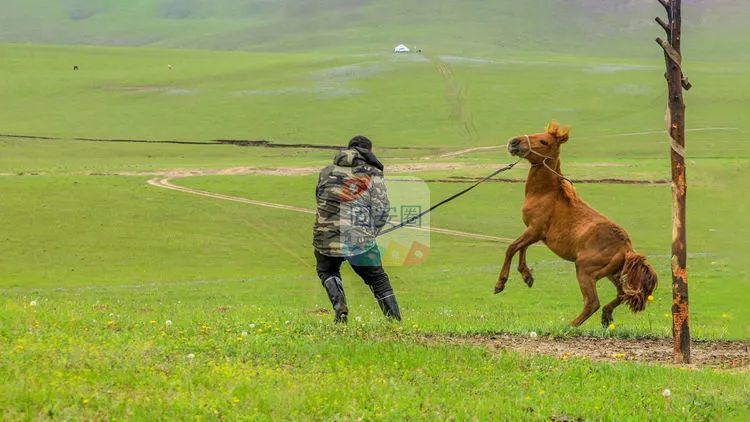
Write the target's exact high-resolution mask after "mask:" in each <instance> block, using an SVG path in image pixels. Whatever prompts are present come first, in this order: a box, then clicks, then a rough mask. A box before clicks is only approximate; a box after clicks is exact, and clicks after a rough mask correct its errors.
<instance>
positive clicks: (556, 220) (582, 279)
mask: <svg viewBox="0 0 750 422" xmlns="http://www.w3.org/2000/svg"><path fill="white" fill-rule="evenodd" d="M569 135H570V128H561V127H560V125H559V124H558V123H557V122H555V121H552V122H550V123H549V124H548V125H547V129H546V130H545V131H544V132H543V133H537V134H534V135H523V136H519V137H516V138H513V139H511V140H510V141H509V142H508V152H510V153H511V154H512V155H515V156H518V157H521V158H525V159H526V160H528V161H529V162H530V163H531V170H529V176H528V179H527V180H526V199H525V201H524V204H523V222H524V224H526V230H525V231H524V232H523V234H521V236H520V237H519V238H518V239H516V240H515V241H514V242H513V243H511V244H510V246H508V250H507V251H506V252H505V262H504V263H503V268H502V269H501V270H500V275H499V277H498V280H497V284H496V285H495V293H500V292H502V291H503V289H505V283H506V282H507V281H508V273H509V272H510V265H511V261H512V259H513V256H514V255H515V254H516V253H517V252H520V256H519V262H518V271H519V272H520V273H521V275H522V276H523V280H524V282H525V283H526V284H527V285H528V286H529V287H531V286H532V285H533V284H534V278H533V277H532V275H531V270H529V267H528V266H527V265H526V248H528V247H529V246H530V245H532V244H534V243H536V242H538V241H540V240H541V241H542V242H544V244H546V245H547V247H549V248H550V249H551V250H552V251H553V252H554V253H556V254H557V255H558V256H559V257H561V258H563V259H566V260H568V261H572V262H575V264H576V277H577V278H578V284H579V286H580V287H581V293H582V294H583V311H582V312H581V314H580V315H578V317H577V318H576V319H574V320H572V321H571V322H570V325H572V326H574V327H578V326H579V325H581V324H583V322H584V321H586V320H587V319H588V318H589V317H590V316H591V315H592V314H593V313H594V312H596V311H597V310H598V309H599V296H598V295H597V292H596V282H597V281H598V280H600V279H602V278H604V277H608V278H609V279H610V280H611V281H612V283H613V284H614V285H615V287H616V288H617V297H616V298H615V299H614V300H613V301H611V302H610V303H608V304H606V305H604V309H603V310H602V325H603V326H605V327H607V326H608V325H609V324H610V323H612V321H613V318H612V311H613V310H614V309H615V308H616V307H617V306H618V305H619V304H620V303H623V302H625V303H627V304H628V305H629V306H630V309H631V310H632V311H633V312H640V311H642V310H643V309H644V308H645V307H646V303H647V301H648V299H649V296H650V295H651V294H652V293H653V292H654V290H655V289H656V284H657V277H656V272H654V270H653V268H651V266H650V265H649V264H648V263H647V262H646V258H645V257H644V256H643V255H640V254H638V253H636V252H635V251H634V250H633V245H632V243H631V242H630V237H629V236H628V233H627V232H626V231H625V229H623V228H622V227H620V226H618V225H617V224H615V223H614V222H613V221H612V220H610V219H608V218H607V217H605V216H604V215H602V214H600V213H599V212H597V211H596V210H594V209H593V208H591V206H589V205H588V204H587V203H586V202H584V201H583V200H582V199H581V198H580V197H579V196H578V193H577V192H576V190H575V188H574V187H573V185H572V183H570V181H569V180H568V179H566V178H565V177H564V176H563V175H562V172H561V171H560V146H561V145H562V144H563V143H565V142H567V141H568V137H569Z"/></svg>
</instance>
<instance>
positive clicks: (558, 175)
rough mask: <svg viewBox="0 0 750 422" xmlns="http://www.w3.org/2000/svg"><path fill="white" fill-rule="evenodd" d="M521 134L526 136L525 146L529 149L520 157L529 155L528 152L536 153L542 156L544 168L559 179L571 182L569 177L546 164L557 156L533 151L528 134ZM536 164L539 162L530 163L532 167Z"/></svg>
mask: <svg viewBox="0 0 750 422" xmlns="http://www.w3.org/2000/svg"><path fill="white" fill-rule="evenodd" d="M523 136H524V137H525V138H526V145H527V146H528V147H529V150H528V151H527V152H526V154H524V156H523V157H521V158H526V157H528V156H529V154H531V153H534V154H536V155H538V156H540V157H542V158H543V160H542V165H543V166H544V167H546V168H547V170H549V171H551V172H552V173H554V174H556V175H557V177H559V178H561V179H564V180H567V181H568V182H569V183H570V184H573V182H571V181H570V179H568V178H567V177H565V176H563V175H562V174H560V173H558V172H556V171H555V170H553V169H552V167H550V166H549V165H548V164H547V160H559V159H560V158H559V157H558V158H553V157H550V156H547V155H544V154H541V153H539V152H536V151H534V148H532V147H531V139H530V138H529V135H523ZM538 165H539V164H533V163H532V164H531V166H532V167H534V166H538Z"/></svg>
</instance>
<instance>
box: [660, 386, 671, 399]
mask: <svg viewBox="0 0 750 422" xmlns="http://www.w3.org/2000/svg"><path fill="white" fill-rule="evenodd" d="M661 395H662V396H664V398H665V399H668V398H670V397H672V392H671V391H669V388H665V389H664V391H662V392H661Z"/></svg>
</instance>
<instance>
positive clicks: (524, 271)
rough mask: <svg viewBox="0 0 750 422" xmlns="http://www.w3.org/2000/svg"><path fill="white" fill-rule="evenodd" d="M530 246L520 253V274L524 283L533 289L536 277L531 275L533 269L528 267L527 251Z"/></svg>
mask: <svg viewBox="0 0 750 422" xmlns="http://www.w3.org/2000/svg"><path fill="white" fill-rule="evenodd" d="M528 248H529V247H528V246H524V247H523V248H521V250H520V251H518V272H519V273H521V276H523V282H524V283H526V285H527V286H529V287H531V286H533V285H534V276H533V275H532V274H531V269H529V266H528V265H526V250H527V249H528Z"/></svg>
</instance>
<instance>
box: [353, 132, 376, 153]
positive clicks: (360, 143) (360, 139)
mask: <svg viewBox="0 0 750 422" xmlns="http://www.w3.org/2000/svg"><path fill="white" fill-rule="evenodd" d="M354 147H358V148H362V149H366V150H368V151H372V141H371V140H369V139H367V137H365V136H362V135H357V136H355V137H353V138H352V139H351V140H350V141H349V146H347V148H354Z"/></svg>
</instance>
